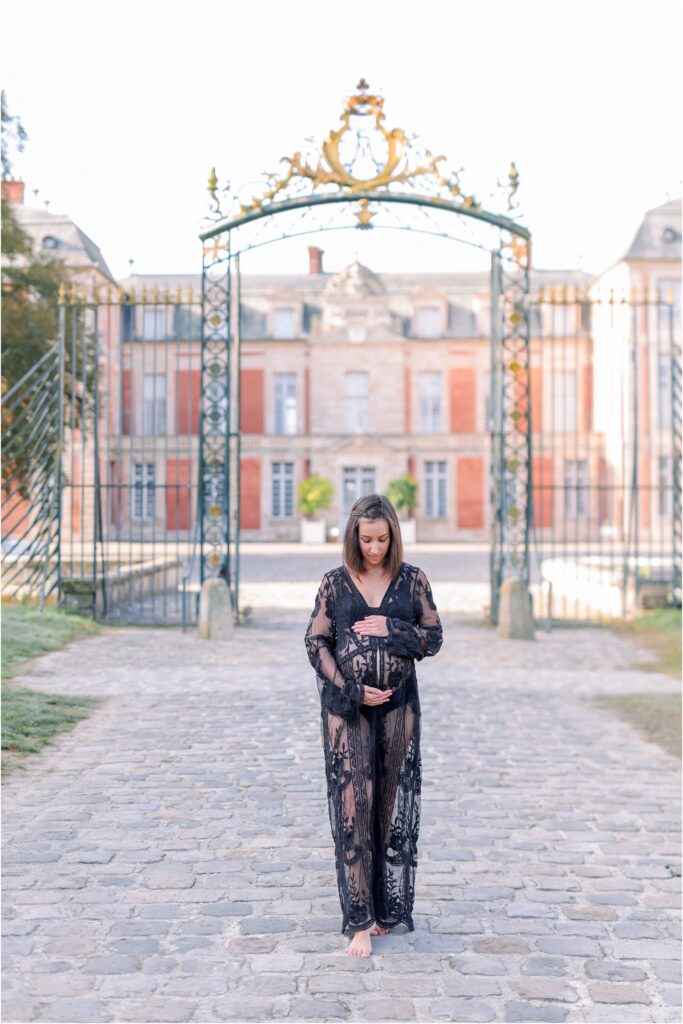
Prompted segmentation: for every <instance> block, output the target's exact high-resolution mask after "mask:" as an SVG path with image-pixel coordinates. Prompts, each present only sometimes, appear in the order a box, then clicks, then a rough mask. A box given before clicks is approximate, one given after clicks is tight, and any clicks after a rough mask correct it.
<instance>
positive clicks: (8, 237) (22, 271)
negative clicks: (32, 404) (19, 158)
mask: <svg viewBox="0 0 683 1024" xmlns="http://www.w3.org/2000/svg"><path fill="white" fill-rule="evenodd" d="M26 139H27V135H26V132H25V130H24V128H23V126H22V124H21V121H20V120H19V118H18V117H16V116H12V115H11V114H10V112H9V108H8V106H7V98H6V96H5V93H4V91H3V93H2V177H3V180H7V179H9V178H11V175H12V151H13V149H16V150H18V151H19V152H21V151H22V150H23V148H24V142H25V140H26ZM68 281H69V275H68V271H67V268H66V267H65V265H64V263H63V261H62V260H60V259H57V258H55V257H54V256H47V255H45V254H43V253H40V254H36V253H34V252H33V245H32V241H31V238H30V236H29V235H28V234H27V233H26V231H24V229H23V228H22V227H21V225H20V224H19V223H18V221H17V218H16V217H15V215H14V213H13V211H12V207H11V204H10V203H9V202H7V200H6V199H5V198H4V196H3V199H2V300H3V301H2V380H3V388H4V389H6V390H9V389H10V388H12V387H13V386H14V384H16V382H17V381H18V380H19V379H20V378H21V377H23V376H24V374H25V373H27V372H28V371H29V370H30V369H31V367H32V366H34V365H35V364H36V363H37V362H38V360H39V359H40V358H41V356H43V355H44V354H45V352H46V351H47V350H48V349H49V348H50V346H51V345H54V343H55V341H56V339H57V329H58V302H59V289H60V286H61V285H66V284H67V282H68Z"/></svg>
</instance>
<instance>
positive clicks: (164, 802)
mask: <svg viewBox="0 0 683 1024" xmlns="http://www.w3.org/2000/svg"><path fill="white" fill-rule="evenodd" d="M314 593H315V585H313V584H312V585H311V605H312V598H313V594H314ZM434 593H435V597H436V600H437V603H438V601H439V593H438V587H436V586H435V590H434ZM268 616H270V618H268ZM304 627H305V616H303V615H302V614H301V612H296V611H295V610H293V609H290V610H289V611H287V610H283V611H282V612H281V613H280V614H279V615H277V617H275V613H274V612H272V611H271V612H265V611H264V610H255V613H254V615H253V618H252V621H250V623H249V624H248V625H247V626H245V627H243V628H242V629H241V630H240V631H239V633H238V635H237V636H236V637H235V639H233V640H231V641H229V642H226V643H223V644H210V643H207V642H206V641H204V642H202V641H200V640H198V639H197V637H196V634H195V633H194V632H188V633H186V634H183V633H182V632H181V631H179V630H170V629H166V630H164V629H137V630H136V629H121V630H112V631H109V632H105V633H103V634H100V635H98V636H96V637H93V638H91V639H88V640H85V641H82V642H81V643H79V644H76V645H72V646H71V647H69V648H66V649H64V650H62V651H59V652H55V653H53V654H50V655H47V656H45V657H44V658H42V659H40V660H39V661H36V662H34V663H33V666H32V670H31V671H30V672H28V673H27V674H26V675H25V676H24V677H22V679H21V682H22V683H24V684H26V685H30V686H32V687H36V688H43V689H46V690H52V691H57V692H61V693H73V694H76V693H79V694H80V693H87V694H99V695H102V696H104V697H106V698H107V700H106V701H105V703H104V704H103V705H102V707H101V708H100V709H98V710H97V711H96V712H95V713H94V714H93V716H92V717H91V718H90V719H88V720H86V721H83V722H81V723H79V725H78V726H77V727H76V728H75V729H74V730H73V731H72V732H70V733H67V734H63V735H62V736H61V737H59V738H58V740H57V742H56V744H55V745H54V746H53V747H51V748H48V749H47V750H46V751H45V752H44V753H43V754H42V755H41V756H39V757H32V758H30V759H29V760H27V761H26V762H24V763H25V765H26V771H18V772H16V773H14V774H12V775H10V776H9V777H8V779H7V781H6V782H5V783H4V784H3V787H2V790H3V798H4V800H3V802H4V829H3V840H4V869H3V870H4V901H3V909H4V915H5V921H4V929H5V939H4V958H3V967H4V973H5V989H4V1007H3V1010H4V1014H3V1015H4V1020H5V1021H28V1020H35V1021H136V1022H148V1021H150V1022H151V1021H223V1020H226V1021H227V1020H257V1019H259V1020H260V1019H274V1020H282V1019H287V1020H290V1021H291V1020H294V1021H308V1020H314V1021H336V1020H349V1021H404V1020H409V1021H410V1020H414V1021H448V1020H451V1021H527V1022H535V1021H620V1022H628V1021H653V1022H668V1021H678V1020H680V1008H679V1003H680V973H679V956H680V944H679V910H678V908H679V892H680V887H679V883H680V877H678V873H679V871H680V868H679V852H680V848H679V820H678V807H679V788H680V770H679V763H678V762H677V761H675V760H674V759H673V758H671V757H669V756H668V755H667V754H665V753H664V752H663V751H661V750H660V749H659V748H658V747H656V746H654V745H652V744H650V743H648V742H647V741H646V740H644V739H641V738H640V737H639V735H638V734H637V733H636V732H635V731H634V730H632V729H631V727H630V726H628V725H626V724H624V723H622V722H620V721H619V720H617V719H616V718H613V717H612V716H611V715H610V714H609V713H608V712H606V711H604V710H600V709H597V708H595V707H594V706H593V705H591V703H590V701H589V700H588V699H587V698H588V697H589V696H590V694H591V693H597V692H603V693H604V692H623V691H626V690H651V691H652V690H672V689H675V688H676V681H675V680H672V679H667V678H666V677H664V676H661V675H658V674H656V673H652V672H651V671H644V670H642V669H638V668H635V669H634V668H633V663H634V661H637V660H638V657H639V655H638V652H637V650H636V648H634V647H632V646H631V642H630V641H629V640H628V639H627V638H625V637H617V636H616V635H612V634H611V633H609V632H607V631H603V630H595V629H572V630H568V631H562V630H557V631H554V632H552V633H543V632H538V633H537V638H536V641H535V642H523V641H510V640H500V639H497V638H496V636H495V633H494V631H493V630H492V629H490V628H488V627H485V626H481V625H478V624H477V623H475V622H474V621H471V620H470V621H467V620H465V619H456V618H454V617H453V616H451V615H450V614H449V613H446V614H445V615H444V628H445V640H444V645H443V648H442V650H441V652H440V654H439V655H438V656H437V657H436V658H433V659H428V660H427V661H423V662H421V663H419V664H418V679H419V685H420V693H421V702H422V709H423V774H424V787H423V795H422V801H423V802H422V808H423V818H422V825H421V834H420V846H419V857H420V862H419V867H418V873H417V893H416V902H415V924H416V929H415V931H414V932H412V933H404V934H393V935H390V936H387V937H383V938H378V939H375V941H374V950H375V953H374V955H373V956H372V957H371V958H370V959H369V960H359V959H358V958H355V957H354V958H352V957H349V956H347V955H346V946H347V942H348V940H347V939H346V938H345V937H344V936H342V934H341V932H340V922H341V917H340V908H339V902H338V897H337V891H336V882H335V874H334V856H333V847H332V842H331V836H330V828H329V820H328V818H327V806H326V796H325V790H324V773H323V761H322V748H321V743H320V731H319V717H318V704H317V691H316V688H315V681H314V676H313V672H312V669H311V667H310V665H309V664H308V661H307V659H306V654H305V650H304V646H303V630H304ZM641 657H642V660H646V658H647V655H644V654H643V655H642V656H641Z"/></svg>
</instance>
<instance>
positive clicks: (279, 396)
mask: <svg viewBox="0 0 683 1024" xmlns="http://www.w3.org/2000/svg"><path fill="white" fill-rule="evenodd" d="M275 433H276V434H296V374H295V373H276V374H275Z"/></svg>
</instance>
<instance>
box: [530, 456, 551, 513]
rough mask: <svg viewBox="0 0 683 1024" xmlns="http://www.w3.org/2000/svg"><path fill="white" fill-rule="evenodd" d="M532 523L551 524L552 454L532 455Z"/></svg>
mask: <svg viewBox="0 0 683 1024" xmlns="http://www.w3.org/2000/svg"><path fill="white" fill-rule="evenodd" d="M532 483H533V488H532V490H533V503H534V523H535V525H536V526H552V525H553V458H552V455H534V456H533V465H532Z"/></svg>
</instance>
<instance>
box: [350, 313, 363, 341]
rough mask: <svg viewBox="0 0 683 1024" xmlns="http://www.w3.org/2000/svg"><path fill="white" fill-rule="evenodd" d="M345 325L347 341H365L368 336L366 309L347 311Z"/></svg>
mask: <svg viewBox="0 0 683 1024" xmlns="http://www.w3.org/2000/svg"><path fill="white" fill-rule="evenodd" d="M346 324H347V332H348V338H349V341H365V339H366V338H367V336H368V311H367V309H347V310H346Z"/></svg>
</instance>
